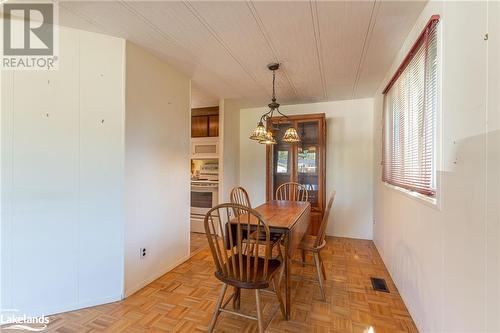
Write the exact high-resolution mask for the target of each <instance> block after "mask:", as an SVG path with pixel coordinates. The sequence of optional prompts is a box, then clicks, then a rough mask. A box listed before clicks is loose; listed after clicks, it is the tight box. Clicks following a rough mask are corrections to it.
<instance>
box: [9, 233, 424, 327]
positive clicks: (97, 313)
mask: <svg viewBox="0 0 500 333" xmlns="http://www.w3.org/2000/svg"><path fill="white" fill-rule="evenodd" d="M322 257H323V259H324V262H325V268H326V274H327V281H326V283H325V290H326V295H327V301H326V302H322V301H321V297H320V291H319V287H318V285H317V283H313V282H310V281H305V280H304V279H303V278H313V277H314V276H315V275H314V274H315V271H314V269H313V267H309V266H306V267H302V266H301V265H298V264H293V265H292V274H293V275H296V276H297V277H293V278H292V297H293V298H292V311H291V320H290V321H284V320H283V318H282V317H281V313H280V311H279V309H278V307H277V302H276V299H275V296H274V295H267V294H263V297H262V299H263V302H264V317H265V318H266V320H267V319H268V318H272V321H271V322H270V325H269V326H268V328H267V332H271V333H273V332H317V333H320V332H338V333H344V332H346V333H367V332H368V328H369V327H370V326H372V327H373V329H374V332H376V333H385V332H391V333H402V332H411V333H415V332H418V331H417V328H416V326H415V324H414V322H413V320H412V318H411V316H410V314H409V313H408V311H407V309H406V307H405V305H404V303H403V301H402V299H401V297H400V295H399V293H398V291H397V289H396V287H395V285H394V283H393V282H392V280H391V278H390V276H389V273H388V272H387V270H386V268H385V266H384V264H383V262H382V260H381V258H380V256H379V254H378V252H377V250H376V249H375V246H374V245H373V243H372V242H371V241H364V240H354V239H346V238H330V237H329V238H328V239H327V246H326V248H325V249H324V251H323V252H322ZM308 260H309V261H310V260H312V258H308ZM370 276H377V277H382V278H385V279H386V281H387V283H388V286H389V289H390V291H391V292H390V293H389V294H387V293H381V292H376V291H373V290H372V287H371V282H370ZM302 277H303V278H302ZM220 288H221V283H220V282H219V281H218V280H217V279H216V278H215V277H214V266H213V261H212V257H211V254H210V251H209V249H208V248H202V249H201V250H199V252H198V253H196V254H195V255H194V256H193V257H191V258H190V259H189V260H188V261H186V262H185V263H183V264H181V265H180V266H178V267H177V268H175V269H174V270H172V271H171V272H169V273H167V274H165V275H163V276H162V277H160V278H159V279H158V280H156V281H154V282H152V283H151V284H149V285H148V286H146V287H144V288H143V289H141V290H139V291H138V292H137V293H135V294H134V295H132V296H130V297H128V298H127V299H125V300H123V301H121V302H116V303H111V304H106V305H101V306H96V307H91V308H87V309H82V310H78V311H73V312H68V313H63V314H59V315H55V316H51V317H50V319H51V322H50V324H49V330H48V331H49V332H57V333H76V332H88V333H93V332H129V333H143V332H205V331H206V330H207V327H208V325H209V322H210V318H211V315H212V311H213V310H214V307H215V302H216V299H217V296H218V294H219V291H220ZM241 309H242V311H244V312H247V313H248V312H249V313H251V314H252V315H255V314H256V310H255V303H254V297H253V293H252V292H250V291H243V292H242V299H241ZM216 331H217V332H238V333H247V332H248V333H250V332H256V331H257V326H256V322H254V321H252V320H247V319H244V318H240V317H237V316H233V315H230V314H225V313H222V314H221V315H220V317H219V320H218V321H217V326H216ZM5 332H7V330H6V331H5Z"/></svg>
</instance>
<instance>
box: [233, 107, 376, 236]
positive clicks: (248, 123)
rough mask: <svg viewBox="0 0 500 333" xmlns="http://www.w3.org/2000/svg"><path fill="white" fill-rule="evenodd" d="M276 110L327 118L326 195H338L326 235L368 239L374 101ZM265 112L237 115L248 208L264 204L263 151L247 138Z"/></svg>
mask: <svg viewBox="0 0 500 333" xmlns="http://www.w3.org/2000/svg"><path fill="white" fill-rule="evenodd" d="M280 110H281V111H283V112H284V113H285V114H289V115H294V114H310V113H325V114H326V120H327V124H326V127H327V143H326V146H327V151H326V194H327V196H329V194H330V193H331V192H332V191H334V190H335V191H337V196H336V198H335V203H334V208H333V210H332V213H331V215H330V221H329V225H328V229H327V234H328V235H335V236H342V237H352V238H363V239H371V238H372V221H373V217H372V211H373V206H372V201H373V198H372V191H373V187H372V174H373V172H372V170H373V156H372V155H373V154H372V148H373V147H372V146H373V141H372V139H373V134H372V131H373V100H372V99H359V100H347V101H337V102H324V103H312V104H299V105H285V106H282V107H281V108H280ZM266 111H267V109H266V108H252V109H242V110H241V111H240V183H241V185H242V186H244V187H245V188H246V189H247V190H248V192H249V195H250V198H251V200H252V204H253V205H259V204H261V203H263V202H265V200H266V193H265V187H266V148H265V146H264V145H261V144H258V143H256V142H255V141H252V140H250V139H248V137H249V135H250V133H251V132H252V130H253V129H254V128H255V126H256V125H257V121H258V120H259V118H260V116H261V115H262V114H263V113H264V112H266Z"/></svg>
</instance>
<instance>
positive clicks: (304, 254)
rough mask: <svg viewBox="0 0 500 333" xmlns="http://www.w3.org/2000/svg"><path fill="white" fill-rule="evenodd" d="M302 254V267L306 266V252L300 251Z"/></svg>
mask: <svg viewBox="0 0 500 333" xmlns="http://www.w3.org/2000/svg"><path fill="white" fill-rule="evenodd" d="M301 254H302V267H305V266H306V250H302V251H301Z"/></svg>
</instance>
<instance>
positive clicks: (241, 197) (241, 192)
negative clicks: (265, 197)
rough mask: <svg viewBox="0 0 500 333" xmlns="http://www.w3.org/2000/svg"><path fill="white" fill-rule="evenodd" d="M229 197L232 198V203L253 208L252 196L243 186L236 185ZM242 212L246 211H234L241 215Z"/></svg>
mask: <svg viewBox="0 0 500 333" xmlns="http://www.w3.org/2000/svg"><path fill="white" fill-rule="evenodd" d="M229 198H230V200H231V203H234V204H238V205H242V206H245V207H250V208H252V205H251V204H250V197H249V196H248V193H247V191H246V190H245V189H244V188H243V187H241V186H238V187H234V188H233V189H232V190H231V194H230V195H229ZM242 213H244V212H243V211H241V212H240V211H234V214H235V215H236V216H237V215H241V214H242Z"/></svg>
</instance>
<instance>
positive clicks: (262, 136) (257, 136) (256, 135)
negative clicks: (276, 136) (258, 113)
mask: <svg viewBox="0 0 500 333" xmlns="http://www.w3.org/2000/svg"><path fill="white" fill-rule="evenodd" d="M266 136H267V131H266V127H265V126H264V124H263V123H262V121H259V123H258V124H257V127H256V128H255V129H254V130H253V132H252V134H251V135H250V139H251V140H256V141H259V142H260V141H263V140H266Z"/></svg>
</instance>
